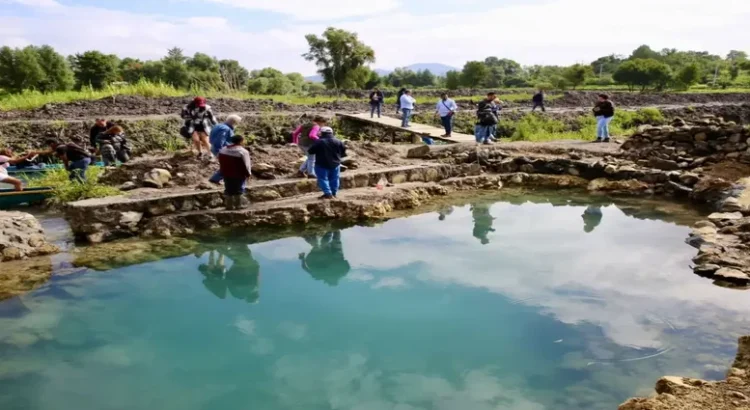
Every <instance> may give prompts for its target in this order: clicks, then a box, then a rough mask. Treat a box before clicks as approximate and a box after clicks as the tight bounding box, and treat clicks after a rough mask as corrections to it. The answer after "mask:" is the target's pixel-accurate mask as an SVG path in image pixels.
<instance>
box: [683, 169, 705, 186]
mask: <svg viewBox="0 0 750 410" xmlns="http://www.w3.org/2000/svg"><path fill="white" fill-rule="evenodd" d="M700 179H701V178H700V177H699V176H698V175H696V174H693V173H691V172H685V173H683V174H682V175H680V176H679V180H680V182H681V183H682V184H684V185H687V186H693V185H695V184H697V183H698V181H700Z"/></svg>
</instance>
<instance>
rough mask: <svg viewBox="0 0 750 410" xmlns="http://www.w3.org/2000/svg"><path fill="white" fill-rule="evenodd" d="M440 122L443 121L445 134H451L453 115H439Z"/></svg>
mask: <svg viewBox="0 0 750 410" xmlns="http://www.w3.org/2000/svg"><path fill="white" fill-rule="evenodd" d="M440 122H442V123H443V128H445V135H451V132H452V131H453V116H452V115H446V116H445V117H440Z"/></svg>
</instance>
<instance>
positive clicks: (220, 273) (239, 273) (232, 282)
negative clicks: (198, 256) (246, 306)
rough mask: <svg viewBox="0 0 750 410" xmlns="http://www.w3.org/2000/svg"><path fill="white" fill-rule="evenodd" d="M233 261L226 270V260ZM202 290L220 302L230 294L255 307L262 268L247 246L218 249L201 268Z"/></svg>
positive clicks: (240, 245)
mask: <svg viewBox="0 0 750 410" xmlns="http://www.w3.org/2000/svg"><path fill="white" fill-rule="evenodd" d="M227 258H228V259H229V260H230V261H231V263H232V264H231V266H230V267H229V269H227V268H226V262H225V261H226V259H227ZM198 271H200V273H201V274H203V276H204V279H203V286H205V287H206V289H208V291H209V292H211V293H212V294H213V295H214V296H216V297H218V298H219V299H225V298H226V297H227V291H228V292H229V294H230V295H232V296H233V297H234V298H235V299H240V300H244V301H246V302H248V303H256V302H257V301H258V299H259V298H260V265H259V264H258V262H257V261H256V260H255V258H253V254H252V252H251V251H250V249H249V248H248V247H247V245H245V244H230V245H227V246H218V247H216V249H212V250H210V251H209V252H208V263H206V264H200V265H199V266H198Z"/></svg>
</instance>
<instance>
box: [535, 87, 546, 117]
mask: <svg viewBox="0 0 750 410" xmlns="http://www.w3.org/2000/svg"><path fill="white" fill-rule="evenodd" d="M531 101H532V102H533V103H534V108H532V109H531V111H532V112H533V111H536V107H540V108H541V109H542V112H547V110H546V109H544V91H542V90H539V92H538V93H536V94H534V96H533V97H531Z"/></svg>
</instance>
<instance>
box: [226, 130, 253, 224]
mask: <svg viewBox="0 0 750 410" xmlns="http://www.w3.org/2000/svg"><path fill="white" fill-rule="evenodd" d="M229 142H230V145H227V146H226V147H224V148H222V149H221V150H220V151H219V170H220V171H221V175H222V176H223V177H224V205H225V207H226V209H227V210H232V209H241V208H242V207H243V204H242V197H243V194H244V193H245V184H246V182H247V179H248V178H249V177H250V175H252V171H251V167H252V166H251V163H250V153H249V152H248V151H247V150H246V149H245V147H243V144H244V143H245V138H244V137H243V136H242V135H234V136H232V138H230V139H229Z"/></svg>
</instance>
